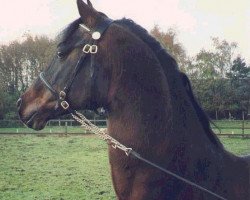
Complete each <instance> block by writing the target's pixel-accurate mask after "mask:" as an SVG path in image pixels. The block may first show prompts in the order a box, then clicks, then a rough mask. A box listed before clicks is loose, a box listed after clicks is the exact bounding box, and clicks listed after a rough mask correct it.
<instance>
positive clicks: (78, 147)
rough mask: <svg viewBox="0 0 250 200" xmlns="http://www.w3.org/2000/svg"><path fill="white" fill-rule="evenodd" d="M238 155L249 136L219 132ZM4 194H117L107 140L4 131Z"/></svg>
mask: <svg viewBox="0 0 250 200" xmlns="http://www.w3.org/2000/svg"><path fill="white" fill-rule="evenodd" d="M221 140H222V142H223V143H224V145H225V147H226V148H227V149H228V150H229V151H231V152H234V153H236V154H238V155H241V154H247V153H250V148H249V142H250V140H249V139H241V138H224V137H223V138H221ZM0 163H1V165H0V199H2V200H31V199H32V200H33V199H36V200H38V199H39V200H83V199H86V200H89V199H92V200H95V199H115V195H114V192H113V189H112V183H111V177H110V173H109V163H108V156H107V145H106V144H105V143H104V142H103V141H101V140H99V139H98V138H97V137H96V136H93V135H86V136H72V135H67V136H65V135H64V136H63V135H61V136H60V135H35V134H33V135H4V134H2V135H0Z"/></svg>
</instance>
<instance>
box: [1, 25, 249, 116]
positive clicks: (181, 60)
mask: <svg viewBox="0 0 250 200" xmlns="http://www.w3.org/2000/svg"><path fill="white" fill-rule="evenodd" d="M151 34H152V35H153V36H155V37H156V38H157V39H158V40H159V41H160V42H161V43H162V45H163V46H164V47H165V48H166V49H167V51H168V52H169V53H170V54H171V55H172V56H173V57H175V59H176V60H177V62H178V64H179V66H180V69H181V70H182V71H184V72H185V73H187V74H188V76H189V77H190V79H191V82H192V85H193V89H194V92H195V94H196V95H197V98H198V100H199V102H200V103H201V104H202V106H203V108H204V109H205V110H206V111H207V112H208V114H209V115H210V117H212V118H229V117H235V118H240V117H241V113H242V111H245V112H246V113H247V112H248V111H249V110H250V67H249V66H248V65H247V64H246V63H245V61H244V59H243V58H241V57H240V56H238V57H235V55H234V51H235V50H236V48H237V45H236V44H235V43H229V42H227V41H224V40H223V41H220V40H219V39H218V38H212V46H213V47H214V49H213V50H205V49H202V50H201V51H200V52H199V53H198V54H197V55H196V56H194V57H192V58H190V57H188V56H187V53H186V51H185V49H184V47H183V45H182V44H181V43H180V42H178V37H177V36H178V35H177V33H176V31H175V30H174V29H169V30H168V31H167V32H163V31H161V30H160V28H159V27H158V26H155V27H154V28H153V29H152V31H151ZM55 48H56V41H55V40H53V39H49V38H48V37H46V36H36V37H32V36H30V35H26V36H25V38H24V39H23V41H13V42H11V43H10V44H8V45H0V119H17V118H18V117H17V114H16V106H15V104H16V103H15V102H16V100H17V99H18V97H19V95H20V94H21V93H22V92H24V91H25V90H26V89H27V88H28V87H29V86H30V84H31V83H32V82H33V81H34V80H35V79H36V78H37V76H38V73H39V72H40V71H42V70H43V69H44V68H45V67H46V66H47V65H48V64H49V62H50V60H51V59H52V56H53V55H54V53H55Z"/></svg>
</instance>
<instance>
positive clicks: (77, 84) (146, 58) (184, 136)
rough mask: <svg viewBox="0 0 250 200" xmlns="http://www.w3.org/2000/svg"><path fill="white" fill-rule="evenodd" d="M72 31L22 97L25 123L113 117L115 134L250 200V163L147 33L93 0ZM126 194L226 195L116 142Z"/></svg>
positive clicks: (38, 125) (115, 175) (118, 187)
mask: <svg viewBox="0 0 250 200" xmlns="http://www.w3.org/2000/svg"><path fill="white" fill-rule="evenodd" d="M77 5H78V10H79V14H80V18H79V19H77V20H75V21H74V22H72V23H71V24H70V25H69V26H68V27H67V28H66V29H65V30H64V31H63V32H62V37H61V40H60V42H59V44H58V48H57V52H56V55H55V57H54V59H53V60H52V62H51V64H50V65H49V66H48V67H47V69H46V70H45V71H44V72H43V73H41V74H40V76H39V78H38V79H37V80H36V82H35V83H34V84H33V85H32V86H31V87H30V88H29V89H28V90H27V91H26V92H25V93H24V94H23V95H22V96H21V97H20V99H19V100H18V103H17V105H18V112H19V115H20V119H21V120H22V121H23V122H24V123H25V124H26V125H27V126H28V127H30V128H33V129H35V130H41V129H43V128H44V127H45V125H46V122H47V121H48V120H50V119H53V118H57V117H59V116H61V115H64V114H67V113H69V112H74V110H77V109H79V110H85V109H89V110H96V109H98V108H100V107H103V108H104V109H105V110H106V112H107V113H108V114H107V120H108V133H109V135H110V136H112V137H113V138H115V139H116V140H118V141H120V142H121V143H122V144H124V145H126V146H129V147H131V148H132V149H133V150H134V151H136V152H138V153H140V155H142V156H143V157H144V158H145V159H148V160H150V161H151V162H153V163H155V164H157V165H158V166H161V167H163V168H164V169H168V170H170V171H172V172H173V173H175V174H178V175H179V176H182V177H184V178H186V179H188V180H190V181H192V182H194V183H196V184H198V185H200V186H202V187H204V188H207V189H208V190H210V191H213V192H214V193H216V194H218V195H220V196H222V197H223V198H225V199H232V200H235V199H240V200H248V199H249V166H250V164H249V161H247V159H245V158H241V157H237V156H235V155H233V154H231V153H229V152H227V151H226V150H225V149H224V148H223V145H222V144H221V143H220V141H219V140H218V138H217V137H216V136H215V134H214V133H213V131H212V130H211V128H210V125H209V120H208V119H207V117H206V115H205V113H204V111H203V110H202V108H201V107H200V106H199V104H198V103H197V102H196V100H195V98H194V96H193V93H192V89H191V87H190V83H189V81H188V78H187V77H186V76H185V75H184V74H182V73H180V71H179V70H178V68H177V65H176V62H175V60H174V59H173V58H172V57H171V56H170V55H169V54H168V53H167V52H166V51H165V50H164V49H162V47H161V46H160V44H159V43H158V42H157V41H156V40H155V39H154V38H152V37H151V36H150V35H149V34H148V33H147V31H146V30H145V29H143V28H141V27H140V26H139V25H137V24H135V23H134V22H133V21H131V20H128V19H122V20H115V21H112V20H111V19H109V18H108V17H107V16H106V15H105V14H103V13H101V12H98V11H97V10H95V9H94V8H93V6H92V4H91V3H90V1H88V4H85V3H84V2H83V1H81V0H77ZM109 161H110V166H111V174H112V180H113V185H114V189H115V192H116V195H117V198H118V199H120V200H122V199H124V200H146V199H147V200H151V199H152V200H153V199H182V200H189V199H197V200H205V199H217V198H216V197H215V196H211V195H210V194H208V193H206V192H204V191H201V190H198V189H197V188H195V187H193V186H192V185H188V184H186V183H184V182H182V181H180V180H177V179H176V178H174V177H172V176H170V175H168V174H165V173H164V172H162V171H161V170H159V169H157V168H154V167H152V166H150V165H148V164H147V163H144V162H143V161H140V160H138V159H135V158H133V157H129V156H126V155H125V154H124V153H123V152H121V151H119V150H117V149H113V148H112V147H111V146H109Z"/></svg>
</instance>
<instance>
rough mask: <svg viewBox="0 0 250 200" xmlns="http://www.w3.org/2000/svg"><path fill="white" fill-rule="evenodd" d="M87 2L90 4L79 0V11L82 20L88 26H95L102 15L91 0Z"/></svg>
mask: <svg viewBox="0 0 250 200" xmlns="http://www.w3.org/2000/svg"><path fill="white" fill-rule="evenodd" d="M87 3H88V4H86V3H85V2H83V0H77V7H78V12H79V14H80V16H81V19H82V22H83V23H84V24H85V25H86V26H88V27H90V28H93V27H95V25H96V23H97V21H98V19H99V17H100V16H99V14H98V12H97V11H96V10H95V9H94V8H93V6H92V4H91V2H90V1H89V0H88V1H87Z"/></svg>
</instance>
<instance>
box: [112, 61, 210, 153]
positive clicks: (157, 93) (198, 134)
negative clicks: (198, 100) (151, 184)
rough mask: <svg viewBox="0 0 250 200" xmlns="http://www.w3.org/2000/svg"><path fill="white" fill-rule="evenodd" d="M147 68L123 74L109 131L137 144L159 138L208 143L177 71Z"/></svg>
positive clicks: (117, 136) (155, 140) (130, 142)
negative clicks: (132, 78)
mask: <svg viewBox="0 0 250 200" xmlns="http://www.w3.org/2000/svg"><path fill="white" fill-rule="evenodd" d="M145 68H146V67H145V66H144V70H143V71H145V72H141V71H140V72H139V71H138V73H136V72H135V71H134V73H133V74H136V76H137V77H135V80H131V77H132V75H131V74H130V73H129V72H127V75H126V74H125V75H123V78H122V79H121V82H120V87H119V89H117V91H116V95H115V97H114V98H113V101H112V103H111V112H110V116H109V119H108V129H109V132H110V134H111V135H113V136H114V137H115V138H116V139H118V140H120V141H123V142H124V143H126V144H128V145H131V144H132V145H134V146H135V147H138V146H143V145H145V144H147V145H149V146H150V145H151V146H152V145H158V142H159V141H160V142H165V143H166V145H167V143H169V142H170V143H171V144H172V145H173V146H175V145H178V144H179V143H181V142H183V141H185V142H186V143H189V144H190V145H191V144H192V145H193V144H198V145H200V143H201V142H204V143H208V142H209V141H208V139H207V138H206V135H205V134H203V132H204V130H203V128H202V126H201V124H200V122H199V120H198V118H197V115H196V114H195V111H194V109H193V107H192V105H191V103H190V101H189V99H188V97H187V95H186V92H185V90H184V87H183V85H182V83H181V80H180V78H178V76H177V74H174V73H177V72H176V71H174V69H172V71H171V70H169V71H168V73H169V76H168V77H166V76H165V75H164V73H163V70H159V69H157V67H156V68H154V70H153V71H152V69H151V71H150V73H149V72H147V70H145ZM159 71H160V73H159ZM129 77H130V78H129ZM152 77H155V78H154V79H153V78H152ZM143 80H145V81H143ZM187 145H188V144H187ZM200 146H201V147H202V145H200ZM197 148H198V147H197ZM197 148H196V150H197Z"/></svg>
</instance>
